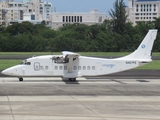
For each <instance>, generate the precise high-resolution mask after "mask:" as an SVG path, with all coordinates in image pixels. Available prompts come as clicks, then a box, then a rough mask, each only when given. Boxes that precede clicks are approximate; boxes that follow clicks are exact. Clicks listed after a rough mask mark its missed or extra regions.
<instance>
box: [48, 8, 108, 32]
mask: <svg viewBox="0 0 160 120" xmlns="http://www.w3.org/2000/svg"><path fill="white" fill-rule="evenodd" d="M51 16H52V28H53V29H58V28H59V27H62V26H63V25H65V24H73V23H81V24H86V25H93V24H101V23H103V21H104V20H105V19H106V15H105V14H104V13H99V12H98V10H91V11H90V12H88V13H77V12H73V13H58V12H54V13H52V15H51Z"/></svg>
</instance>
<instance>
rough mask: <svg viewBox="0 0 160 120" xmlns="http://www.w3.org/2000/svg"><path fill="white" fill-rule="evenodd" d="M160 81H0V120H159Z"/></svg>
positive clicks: (29, 79)
mask: <svg viewBox="0 0 160 120" xmlns="http://www.w3.org/2000/svg"><path fill="white" fill-rule="evenodd" d="M159 88H160V80H159V79H158V78H157V79H107V78H101V79H98V78H97V79H92V78H78V79H77V82H74V83H73V82H70V81H68V80H63V79H62V78H58V77H54V78H53V77H48V78H43V77H40V78H24V81H23V82H19V81H18V79H17V78H14V77H1V78H0V120H151V119H152V120H159V118H160V114H159V113H160V91H159Z"/></svg>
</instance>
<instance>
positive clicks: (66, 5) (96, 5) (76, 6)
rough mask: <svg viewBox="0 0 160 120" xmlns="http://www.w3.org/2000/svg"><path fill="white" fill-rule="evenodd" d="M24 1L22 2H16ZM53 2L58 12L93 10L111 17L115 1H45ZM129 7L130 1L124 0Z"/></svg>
mask: <svg viewBox="0 0 160 120" xmlns="http://www.w3.org/2000/svg"><path fill="white" fill-rule="evenodd" d="M14 1H18V2H20V1H22V0H14ZM43 1H44V0H43ZM45 1H47V2H51V3H52V6H53V11H54V8H56V12H89V11H90V10H92V9H96V10H98V11H99V12H100V13H105V14H106V15H107V16H108V15H109V13H108V11H110V9H113V4H114V2H115V0H45ZM123 1H124V2H125V5H126V6H128V0H123Z"/></svg>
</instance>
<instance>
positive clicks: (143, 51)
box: [120, 29, 157, 61]
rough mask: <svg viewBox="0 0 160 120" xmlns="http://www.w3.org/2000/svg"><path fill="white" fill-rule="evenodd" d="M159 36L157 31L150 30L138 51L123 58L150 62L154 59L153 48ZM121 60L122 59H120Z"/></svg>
mask: <svg viewBox="0 0 160 120" xmlns="http://www.w3.org/2000/svg"><path fill="white" fill-rule="evenodd" d="M156 36H157V30H156V29H153V30H149V31H148V33H147V35H146V36H145V38H144V39H143V41H142V42H141V44H140V45H139V47H138V49H137V50H135V51H134V52H133V53H131V54H130V55H127V56H125V57H123V59H136V60H137V59H141V60H150V61H151V57H152V47H153V43H154V40H155V39H156ZM120 59H121V58H120Z"/></svg>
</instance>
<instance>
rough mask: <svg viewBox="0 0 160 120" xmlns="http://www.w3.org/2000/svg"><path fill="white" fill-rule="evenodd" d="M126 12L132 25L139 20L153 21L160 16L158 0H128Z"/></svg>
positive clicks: (159, 1)
mask: <svg viewBox="0 0 160 120" xmlns="http://www.w3.org/2000/svg"><path fill="white" fill-rule="evenodd" d="M127 13H128V20H129V21H130V22H132V23H133V25H136V24H137V23H138V22H139V21H154V20H155V19H156V18H158V17H160V0H129V5H128V8H127Z"/></svg>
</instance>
